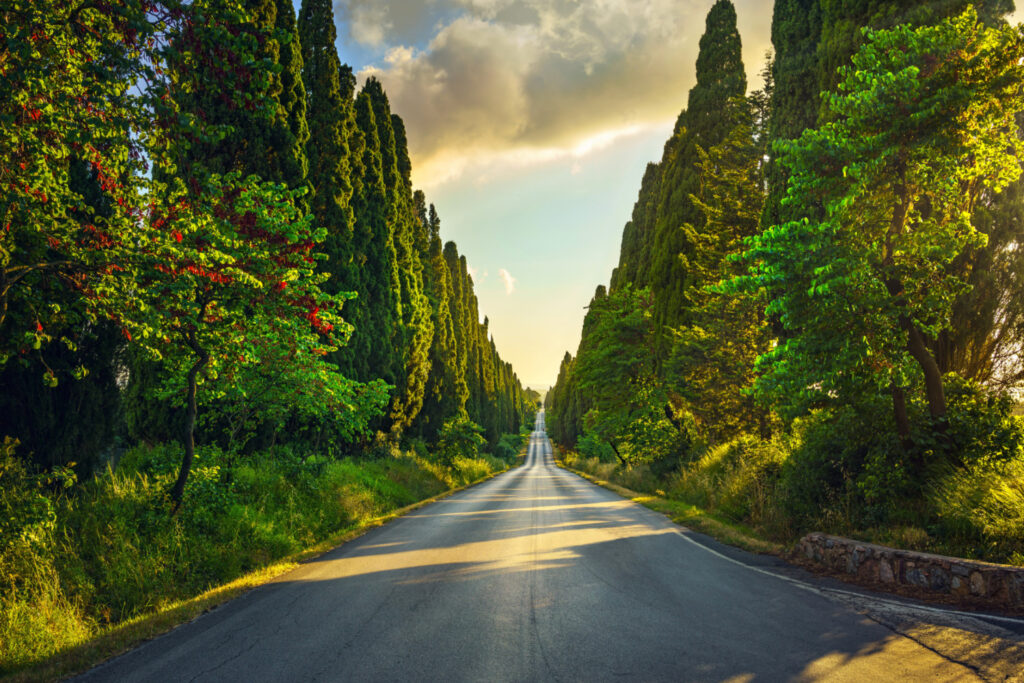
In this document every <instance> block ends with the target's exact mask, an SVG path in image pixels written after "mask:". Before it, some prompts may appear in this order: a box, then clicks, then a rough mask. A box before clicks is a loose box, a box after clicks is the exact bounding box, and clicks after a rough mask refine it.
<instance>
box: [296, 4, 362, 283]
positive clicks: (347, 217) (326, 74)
mask: <svg viewBox="0 0 1024 683" xmlns="http://www.w3.org/2000/svg"><path fill="white" fill-rule="evenodd" d="M298 29H299V39H300V43H301V47H302V82H303V84H304V85H305V89H306V121H307V125H308V127H309V142H308V144H307V146H306V152H307V156H308V157H309V182H310V184H311V185H312V186H313V198H312V201H311V210H312V213H313V216H314V217H315V219H316V221H317V222H318V223H319V224H320V225H323V226H324V227H326V228H327V229H328V231H329V232H330V235H331V239H330V240H329V242H328V243H327V244H326V245H325V251H327V254H328V256H329V258H330V261H329V262H328V265H327V268H328V270H329V271H330V272H331V273H333V274H335V276H336V277H341V274H340V271H341V270H343V269H345V268H347V267H348V266H349V261H350V259H351V254H350V253H349V252H348V251H347V244H348V242H349V240H350V239H351V236H352V223H353V214H352V209H351V206H350V204H351V201H352V183H351V181H350V179H349V168H348V154H349V152H348V138H347V131H346V121H347V119H348V117H349V114H348V113H347V108H348V107H350V106H351V102H349V101H346V100H345V99H344V98H343V97H342V89H341V62H340V60H339V59H338V53H337V51H336V50H335V47H334V42H335V39H336V38H337V35H336V32H335V28H334V12H333V10H332V9H331V2H330V0H303V3H302V8H301V10H300V11H299V22H298Z"/></svg>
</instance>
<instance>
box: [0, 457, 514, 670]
mask: <svg viewBox="0 0 1024 683" xmlns="http://www.w3.org/2000/svg"><path fill="white" fill-rule="evenodd" d="M178 461H179V453H178V450H177V447H175V446H157V447H153V448H147V447H138V448H135V449H133V450H132V451H130V452H128V453H127V454H126V455H125V457H124V458H123V459H122V461H121V463H120V465H119V466H118V468H117V470H116V471H111V470H108V471H107V472H105V473H104V474H102V475H100V476H98V477H95V478H94V479H92V480H90V481H89V482H86V483H84V484H82V485H80V486H76V487H74V488H73V489H70V490H69V491H68V492H66V493H64V492H54V491H53V490H51V489H49V488H47V487H46V486H45V484H46V482H44V481H42V480H40V479H39V478H38V477H35V478H33V477H31V476H29V475H28V474H27V473H26V472H24V471H23V470H22V471H15V470H13V469H12V470H11V471H7V470H4V469H3V468H0V475H2V476H0V483H2V484H3V487H4V488H3V490H2V491H0V507H5V506H6V508H5V509H7V510H8V512H10V511H11V510H15V509H17V510H22V511H25V510H28V511H29V512H30V513H31V514H28V513H25V514H23V515H22V517H23V519H22V520H21V523H19V524H16V525H14V526H11V527H10V528H6V527H5V528H4V529H0V531H6V533H4V534H0V551H2V552H0V674H2V673H10V672H12V671H15V670H17V669H19V668H22V667H24V666H26V665H31V664H33V663H36V662H39V661H41V660H43V659H46V658H47V657H50V656H52V655H54V654H56V653H59V652H61V651H63V650H66V649H68V648H70V647H73V646H75V645H77V644H80V643H82V642H84V641H86V640H88V639H90V638H92V637H94V636H96V635H97V634H98V633H101V632H102V631H103V630H104V629H106V628H108V627H110V626H113V625H116V624H118V623H121V622H124V621H125V620H128V619H131V618H133V617H138V616H139V615H144V614H149V613H153V612H156V611H159V610H161V609H162V608H164V607H166V606H168V605H171V604H172V603H176V602H178V601H181V600H183V599H187V598H189V597H191V596H194V595H197V594H199V593H201V592H203V591H205V590H207V589H210V588H212V587H214V586H217V585H220V584H223V583H225V582H228V581H230V580H232V579H234V578H236V577H238V576H240V575H242V574H243V573H245V572H248V571H251V570H254V569H256V568H258V567H261V566H264V565H266V564H268V563H271V562H273V561H275V560H278V559H281V558H284V557H287V556H289V555H292V554H294V553H296V552H298V551H301V550H303V549H305V548H307V547H310V546H312V545H315V544H316V543H318V542H320V541H322V540H324V539H326V538H330V537H332V536H333V535H335V534H338V533H340V532H343V531H344V530H346V529H350V528H355V527H358V526H361V525H363V524H365V523H366V522H368V521H369V520H373V519H375V518H377V517H379V516H381V515H384V514H386V513H388V512H391V511H394V510H396V509H398V508H401V507H404V506H407V505H410V504H412V503H415V502H418V501H420V500H424V499H426V498H429V497H431V496H434V495H437V494H440V493H442V492H444V491H446V490H448V489H450V488H452V487H454V486H459V485H462V484H466V483H469V482H471V481H473V480H476V479H479V478H481V477H483V476H486V475H488V474H490V473H493V472H495V471H498V470H500V469H504V468H505V467H506V466H507V465H506V463H505V462H504V461H501V460H498V459H495V458H491V457H489V456H482V457H480V458H476V459H471V458H459V459H457V460H456V462H455V463H454V466H453V467H445V466H442V465H440V464H438V463H437V462H435V461H433V460H432V459H431V458H429V457H424V456H422V455H416V454H415V453H402V452H398V451H397V450H396V451H394V452H392V453H390V454H389V455H388V456H387V457H382V458H379V459H373V460H363V459H360V460H356V459H345V460H333V459H328V458H325V457H322V456H311V457H305V458H303V457H300V456H299V454H297V453H295V452H294V451H292V450H291V449H290V448H288V447H280V448H276V449H273V450H272V451H268V452H264V453H259V454H256V455H254V456H247V457H245V458H244V459H238V458H236V457H232V456H229V455H227V454H225V453H222V452H220V451H218V450H216V449H213V448H207V449H203V450H201V451H200V452H199V453H198V457H197V461H196V464H195V467H194V469H193V471H192V475H191V477H190V480H189V483H188V486H187V488H186V491H185V498H184V504H183V506H182V508H181V510H180V512H179V513H178V514H177V515H171V514H170V512H169V511H170V508H171V506H170V501H169V500H168V498H167V491H168V490H169V488H170V484H171V482H172V481H173V478H174V477H175V476H176V465H177V462H178ZM15 475H18V476H15ZM19 476H20V479H19V478H18V477H19ZM26 501H27V502H26ZM30 504H31V505H30ZM32 505H35V506H36V508H39V510H41V512H38V511H36V508H33V507H32ZM14 527H17V528H14Z"/></svg>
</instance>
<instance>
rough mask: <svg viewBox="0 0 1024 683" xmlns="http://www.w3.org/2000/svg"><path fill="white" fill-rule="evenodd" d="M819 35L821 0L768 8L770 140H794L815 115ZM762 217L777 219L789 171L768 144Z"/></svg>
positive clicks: (779, 0) (781, 2)
mask: <svg viewBox="0 0 1024 683" xmlns="http://www.w3.org/2000/svg"><path fill="white" fill-rule="evenodd" d="M820 39H821V3H820V0H776V2H775V10H774V12H773V14H772V46H773V47H774V49H775V56H774V59H773V62H772V71H771V74H772V81H773V88H772V94H771V101H770V104H769V112H770V113H769V120H768V137H769V139H770V140H772V141H774V140H794V139H796V138H798V137H800V134H801V133H803V132H804V130H805V129H807V128H813V127H814V126H815V125H817V121H818V108H819V106H820V104H819V98H818V88H819V85H818V41H819V40H820ZM768 155H769V161H768V167H767V172H766V182H767V186H768V197H767V199H766V200H765V205H764V216H763V218H762V223H763V224H764V225H765V226H769V225H776V224H778V223H780V222H781V221H782V220H783V218H782V215H781V213H780V212H781V210H782V198H783V197H785V196H786V183H787V182H788V176H787V174H786V173H785V171H784V170H783V168H782V166H781V164H779V163H778V161H777V159H776V156H777V155H776V153H775V151H774V150H773V149H772V148H771V145H768Z"/></svg>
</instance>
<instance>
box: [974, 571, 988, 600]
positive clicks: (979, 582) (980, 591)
mask: <svg viewBox="0 0 1024 683" xmlns="http://www.w3.org/2000/svg"><path fill="white" fill-rule="evenodd" d="M971 593H973V594H974V595H985V577H984V576H982V575H981V572H972V573H971Z"/></svg>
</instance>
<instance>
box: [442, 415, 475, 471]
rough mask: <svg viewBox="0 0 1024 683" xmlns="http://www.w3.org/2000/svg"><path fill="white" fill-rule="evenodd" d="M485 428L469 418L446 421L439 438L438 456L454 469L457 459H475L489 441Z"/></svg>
mask: <svg viewBox="0 0 1024 683" xmlns="http://www.w3.org/2000/svg"><path fill="white" fill-rule="evenodd" d="M483 433H484V430H483V427H481V426H480V425H478V424H477V423H475V422H473V421H472V420H470V419H469V418H468V417H465V416H459V417H453V418H451V419H448V420H446V421H445V423H444V424H443V425H442V426H441V430H440V432H438V436H437V455H438V458H439V459H440V461H441V463H442V464H444V465H445V466H446V467H454V466H455V459H456V458H459V457H461V458H475V457H476V456H477V455H478V454H479V453H480V449H481V448H483V447H484V446H485V445H486V444H487V441H486V440H485V439H484V437H483Z"/></svg>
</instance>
